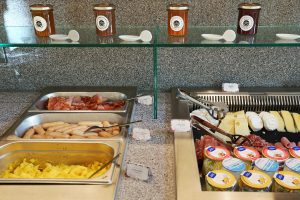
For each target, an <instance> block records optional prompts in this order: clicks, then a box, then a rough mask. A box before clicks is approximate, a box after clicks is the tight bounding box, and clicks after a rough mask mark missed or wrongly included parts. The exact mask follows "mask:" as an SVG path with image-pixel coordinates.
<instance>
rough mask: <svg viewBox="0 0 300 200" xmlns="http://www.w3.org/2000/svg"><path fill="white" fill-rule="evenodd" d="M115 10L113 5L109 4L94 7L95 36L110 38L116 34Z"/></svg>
mask: <svg viewBox="0 0 300 200" xmlns="http://www.w3.org/2000/svg"><path fill="white" fill-rule="evenodd" d="M115 10H116V7H115V5H113V4H109V3H101V4H96V5H94V13H95V17H96V21H95V22H96V33H97V35H99V36H112V35H114V34H115V33H116V22H115V21H116V18H115Z"/></svg>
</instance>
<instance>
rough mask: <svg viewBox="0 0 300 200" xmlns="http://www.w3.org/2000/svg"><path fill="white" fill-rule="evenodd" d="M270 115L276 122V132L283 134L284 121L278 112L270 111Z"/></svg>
mask: <svg viewBox="0 0 300 200" xmlns="http://www.w3.org/2000/svg"><path fill="white" fill-rule="evenodd" d="M270 113H271V114H272V115H273V116H274V117H275V118H276V119H277V121H278V128H277V130H278V131H279V132H285V129H284V121H283V119H282V117H281V116H280V114H279V112H277V111H270Z"/></svg>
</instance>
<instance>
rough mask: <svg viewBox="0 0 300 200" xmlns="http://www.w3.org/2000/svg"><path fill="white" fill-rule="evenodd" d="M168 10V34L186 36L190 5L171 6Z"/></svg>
mask: <svg viewBox="0 0 300 200" xmlns="http://www.w3.org/2000/svg"><path fill="white" fill-rule="evenodd" d="M167 10H168V34H169V35H170V36H184V35H186V34H187V28H188V11H189V5H188V4H170V5H169V6H168V8H167Z"/></svg>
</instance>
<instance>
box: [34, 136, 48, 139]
mask: <svg viewBox="0 0 300 200" xmlns="http://www.w3.org/2000/svg"><path fill="white" fill-rule="evenodd" d="M46 137H47V136H46V135H33V136H32V137H31V139H46Z"/></svg>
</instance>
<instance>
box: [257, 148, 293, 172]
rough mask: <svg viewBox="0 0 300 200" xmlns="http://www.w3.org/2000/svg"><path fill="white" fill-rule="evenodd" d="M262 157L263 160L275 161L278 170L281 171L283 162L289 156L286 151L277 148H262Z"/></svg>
mask: <svg viewBox="0 0 300 200" xmlns="http://www.w3.org/2000/svg"><path fill="white" fill-rule="evenodd" d="M262 155H263V156H264V157H265V158H269V159H271V160H275V161H277V162H278V164H279V170H282V169H283V165H284V162H285V161H286V160H287V159H289V157H290V154H289V152H288V151H287V150H285V149H282V148H277V147H275V146H268V147H264V148H263V149H262Z"/></svg>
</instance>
